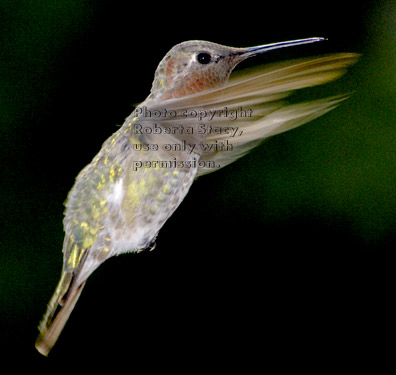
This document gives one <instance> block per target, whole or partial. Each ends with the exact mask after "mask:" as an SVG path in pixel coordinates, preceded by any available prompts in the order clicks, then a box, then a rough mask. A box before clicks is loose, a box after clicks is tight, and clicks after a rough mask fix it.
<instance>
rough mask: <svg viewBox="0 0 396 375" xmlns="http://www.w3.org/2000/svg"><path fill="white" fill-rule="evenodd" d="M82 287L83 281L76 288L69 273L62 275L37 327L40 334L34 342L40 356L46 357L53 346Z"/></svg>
mask: <svg viewBox="0 0 396 375" xmlns="http://www.w3.org/2000/svg"><path fill="white" fill-rule="evenodd" d="M84 285H85V281H84V282H83V283H82V284H80V285H79V286H77V287H76V286H75V285H74V283H73V282H72V275H71V273H65V272H64V273H62V277H61V279H60V281H59V284H58V286H57V288H56V290H55V293H54V295H53V296H52V298H51V300H50V302H49V303H48V307H47V311H46V313H45V315H44V317H43V319H42V321H41V322H40V325H39V327H38V328H39V331H40V334H39V336H38V337H37V340H36V349H37V350H38V351H39V352H40V353H41V354H42V355H44V356H48V353H49V352H50V351H51V349H52V347H53V346H54V345H55V343H56V341H57V340H58V338H59V335H60V334H61V332H62V329H63V327H64V326H65V324H66V322H67V320H68V318H69V316H70V314H71V312H72V311H73V308H74V306H75V304H76V302H77V300H78V298H79V297H80V294H81V292H82V290H83V288H84Z"/></svg>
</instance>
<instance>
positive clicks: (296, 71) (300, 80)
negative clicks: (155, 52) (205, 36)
mask: <svg viewBox="0 0 396 375" xmlns="http://www.w3.org/2000/svg"><path fill="white" fill-rule="evenodd" d="M319 40H321V39H320V38H311V39H305V40H298V41H291V42H283V43H277V44H272V45H267V46H259V47H253V48H231V47H226V46H222V45H218V44H215V43H210V42H204V41H189V42H184V43H181V44H178V45H176V46H175V47H173V48H172V49H171V50H170V51H169V52H168V54H167V55H166V56H165V57H164V59H163V60H162V61H161V62H160V64H159V66H158V68H157V70H156V73H155V77H154V82H153V86H152V90H151V93H150V95H149V96H148V97H147V99H146V100H145V101H144V102H143V103H142V104H141V105H140V106H138V107H137V109H135V111H134V112H133V113H132V114H131V115H130V116H129V117H128V118H127V119H126V120H125V122H124V124H123V126H122V127H121V128H120V129H119V130H118V131H117V132H116V133H114V134H113V135H112V136H111V137H110V138H109V139H108V140H107V141H106V142H105V143H104V144H103V146H102V148H101V150H100V152H99V153H98V155H97V156H96V157H95V158H94V159H93V160H92V162H91V163H90V164H89V165H88V166H86V167H85V168H84V169H83V170H82V171H81V172H80V174H79V175H78V176H77V179H76V182H75V185H74V186H73V188H72V190H71V191H70V193H69V196H68V199H67V203H66V211H65V219H64V228H65V240H64V244H63V257H64V265H63V270H62V276H61V280H60V282H59V284H58V287H57V288H56V291H55V293H54V295H53V297H52V299H51V301H50V303H49V304H48V309H47V312H46V314H45V315H44V318H43V320H42V322H41V323H40V326H39V330H40V335H39V337H38V339H37V342H36V347H37V349H38V350H39V351H40V352H41V353H42V354H44V355H47V354H48V353H49V351H50V350H51V348H52V347H53V345H54V344H55V342H56V340H57V338H58V336H59V334H60V332H61V330H62V329H63V326H64V324H65V323H66V321H67V319H68V317H69V314H70V313H71V311H72V309H73V307H74V304H75V303H76V301H77V299H78V297H79V295H80V293H81V291H82V289H83V286H84V285H85V282H86V280H87V278H88V277H89V275H90V274H91V273H92V272H93V271H94V270H95V269H96V268H97V267H98V266H99V265H100V264H101V263H103V262H104V261H105V260H106V259H108V258H110V257H111V256H114V255H117V254H121V253H125V252H131V251H140V250H143V249H145V248H147V247H150V246H152V245H153V243H154V241H155V239H156V236H157V234H158V232H159V230H160V229H161V227H162V226H163V224H164V223H165V222H166V220H167V219H168V218H169V217H170V215H172V213H173V212H174V211H175V210H176V208H177V207H178V205H179V204H180V203H181V202H182V200H183V199H184V197H185V195H186V194H187V192H188V190H189V188H190V186H191V184H192V183H193V181H194V179H195V178H196V177H198V176H201V175H204V174H206V173H209V172H212V171H214V170H217V169H219V168H221V167H224V166H225V165H227V164H229V163H231V162H233V161H235V160H236V159H238V158H239V157H241V156H243V155H244V154H246V152H248V151H249V150H250V149H252V148H253V147H255V146H256V145H258V144H259V143H260V142H262V140H263V139H265V138H268V137H270V136H273V135H275V134H278V133H281V132H284V131H286V130H289V129H292V128H294V127H296V126H299V125H302V124H303V123H305V122H307V121H310V120H312V119H314V118H316V117H318V116H321V115H322V114H324V113H326V112H327V111H329V110H331V109H332V108H334V107H335V106H336V105H337V104H338V103H339V102H340V101H341V100H343V99H344V97H343V96H340V97H333V98H326V99H318V100H315V101H312V102H307V103H299V104H293V105H288V103H287V102H286V101H285V98H286V97H287V96H288V95H290V93H291V92H292V91H294V90H297V89H302V88H305V87H310V86H314V85H320V84H324V83H326V82H329V81H331V80H334V79H336V78H338V77H339V76H340V75H342V74H343V73H344V72H345V69H346V68H347V67H348V66H350V65H351V64H353V63H354V62H355V61H356V60H357V55H355V54H350V53H343V54H333V55H327V56H322V57H316V58H307V59H301V60H296V61H291V62H284V63H281V64H276V65H271V66H269V67H261V68H259V69H257V70H255V71H254V72H251V73H249V74H246V75H240V76H239V77H238V78H237V79H234V80H229V76H230V74H231V72H232V70H233V68H234V67H235V66H236V65H237V64H238V63H239V62H241V61H243V60H244V59H246V58H248V57H250V56H254V55H256V54H258V53H262V52H265V51H268V50H271V49H275V48H281V47H288V46H292V45H299V44H306V43H312V42H317V41H319ZM143 109H145V110H143ZM238 110H239V111H245V112H240V113H245V115H244V116H239V117H238V118H235V119H233V120H232V121H231V120H230V117H229V116H228V115H227V114H228V113H231V111H238ZM192 111H195V112H192ZM198 111H201V112H200V113H201V114H205V113H206V114H208V113H209V114H210V115H211V118H209V117H206V118H205V119H198V118H197V116H195V117H194V116H192V115H191V114H192V113H198ZM220 111H224V113H223V114H222V115H220ZM225 111H229V112H225ZM247 111H249V114H250V115H249V116H248V115H246V113H247ZM189 113H190V116H189V115H188V114H189ZM232 113H236V112H232ZM154 114H155V116H154ZM212 114H213V116H212ZM216 114H217V115H216ZM202 125H203V126H204V127H203V129H204V130H205V131H203V132H201V131H199V127H200V126H202ZM209 127H210V129H212V131H209ZM228 127H232V128H233V129H237V130H238V133H236V132H233V131H227V128H228ZM189 129H190V131H189ZM213 129H215V130H216V131H215V130H213ZM219 144H220V145H228V147H229V148H228V149H227V150H226V151H224V150H221V149H219V148H218V147H208V145H219Z"/></svg>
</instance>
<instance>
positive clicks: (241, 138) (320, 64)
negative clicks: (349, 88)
mask: <svg viewBox="0 0 396 375" xmlns="http://www.w3.org/2000/svg"><path fill="white" fill-rule="evenodd" d="M358 57H359V55H357V54H354V53H338V54H330V55H325V56H320V57H310V58H304V59H298V60H292V61H286V62H283V63H276V64H272V65H268V66H266V67H264V68H261V67H260V68H256V69H255V70H253V71H252V72H248V73H245V74H244V73H243V72H242V73H239V74H236V78H234V79H230V81H229V82H228V83H227V84H226V85H225V86H223V87H221V88H217V89H212V90H207V91H202V92H200V93H198V94H194V95H191V96H188V97H183V98H180V99H171V100H169V101H167V102H166V104H165V103H164V104H163V105H164V106H165V105H166V106H167V107H166V108H167V109H173V110H174V111H175V112H177V113H178V114H182V113H186V111H189V110H190V111H191V110H195V113H205V111H206V113H207V114H208V116H206V117H204V118H202V123H204V124H205V125H207V126H210V127H212V128H217V131H216V132H208V134H207V136H206V144H207V145H210V144H215V143H219V142H221V143H222V144H229V145H231V147H230V148H232V150H230V149H228V150H227V151H224V150H223V151H222V150H219V149H214V148H213V147H212V148H211V147H206V148H205V149H204V152H203V153H202V155H201V158H200V160H201V161H202V162H203V163H201V166H200V168H199V169H198V172H197V177H198V176H201V175H204V174H207V173H210V172H213V171H215V170H218V169H219V168H222V167H224V166H226V165H228V164H230V163H232V162H233V161H235V160H237V159H238V158H240V157H242V156H243V155H245V154H246V153H247V152H248V151H249V150H251V149H252V148H254V147H255V146H257V145H258V144H260V143H261V142H262V141H263V140H264V139H266V138H268V137H271V136H273V135H276V134H279V133H282V132H285V131H287V130H290V129H293V128H295V127H297V126H300V125H302V124H304V123H306V122H308V121H311V120H313V119H315V118H316V117H319V116H321V115H323V114H325V113H326V112H328V111H330V110H331V109H333V108H335V107H336V106H337V105H338V104H339V103H340V102H341V101H342V100H344V99H345V98H346V97H347V96H345V95H344V96H336V97H331V98H325V99H319V100H315V101H311V102H305V103H299V104H290V103H288V102H287V101H286V100H285V98H286V97H288V96H289V95H291V93H292V92H293V91H295V90H298V89H303V88H307V87H311V86H317V85H322V84H325V83H327V82H330V81H333V80H335V79H337V78H339V77H340V76H342V75H343V74H344V73H345V72H346V69H347V68H348V67H349V66H351V65H352V64H354V63H355V62H356V61H357V59H358ZM200 111H201V112H200ZM238 111H240V112H242V116H239V117H238V118H233V117H232V116H235V114H237V113H238ZM243 111H245V112H243ZM192 113H194V112H192ZM173 120H174V121H175V120H176V119H173ZM188 121H191V122H193V121H196V118H191V119H189V118H184V126H188ZM231 128H232V129H237V130H236V131H234V130H232V129H231Z"/></svg>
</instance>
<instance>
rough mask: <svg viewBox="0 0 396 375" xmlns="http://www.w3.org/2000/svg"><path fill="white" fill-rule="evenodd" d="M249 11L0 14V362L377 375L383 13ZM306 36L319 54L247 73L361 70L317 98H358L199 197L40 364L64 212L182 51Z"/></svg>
mask: <svg viewBox="0 0 396 375" xmlns="http://www.w3.org/2000/svg"><path fill="white" fill-rule="evenodd" d="M259 5H260V4H259V3H257V2H256V1H255V2H240V3H232V4H231V3H225V4H220V3H217V5H214V4H210V3H207V2H205V3H199V2H198V3H191V4H189V5H188V4H187V3H185V4H177V3H171V2H167V3H165V4H163V3H160V4H155V3H150V4H149V3H147V2H146V3H143V4H142V3H137V2H132V1H130V2H129V1H128V2H127V1H124V2H121V3H119V2H110V1H99V0H97V1H94V0H93V1H78V0H65V1H50V0H36V1H15V0H13V1H12V0H8V1H5V0H1V1H0V85H1V86H0V95H1V96H0V132H1V133H0V147H1V181H2V183H1V190H0V200H1V201H0V204H1V206H0V209H1V214H2V220H1V224H0V225H1V227H0V230H1V233H0V241H1V252H0V357H1V360H2V361H4V360H5V361H7V360H13V361H14V362H13V363H14V365H15V366H19V365H21V366H22V365H26V364H28V365H30V366H31V368H32V369H33V368H36V366H37V367H39V366H40V368H41V369H45V368H46V367H48V368H53V369H55V368H58V369H61V368H65V369H68V370H73V371H74V370H75V369H76V368H79V366H81V365H83V364H86V365H89V366H93V365H94V364H99V365H101V364H107V363H111V364H121V365H125V364H127V365H128V367H123V368H124V369H128V371H130V372H132V371H136V368H138V366H141V365H143V366H144V368H145V369H146V370H147V371H149V370H150V369H152V368H153V367H154V366H156V365H160V366H161V367H162V368H163V369H172V370H175V369H182V370H184V372H186V373H189V372H191V370H196V369H198V368H200V369H202V370H203V371H205V372H207V370H208V369H209V368H210V369H211V370H216V369H217V370H224V369H225V368H232V369H235V370H237V369H240V372H243V373H249V372H251V370H249V368H250V366H254V367H255V368H260V369H262V370H265V369H267V368H269V367H270V366H272V365H274V364H275V365H276V366H277V368H279V369H285V367H286V366H292V367H293V368H296V369H309V368H312V369H319V370H322V369H327V368H330V367H332V368H333V369H338V368H340V367H339V366H341V365H340V363H341V362H342V361H346V364H344V365H343V367H342V368H350V369H352V368H354V366H356V365H363V366H368V365H369V364H371V363H374V364H375V366H376V368H377V369H378V366H379V365H380V364H382V363H384V361H385V360H386V359H387V358H388V356H389V354H390V353H391V352H393V350H394V346H393V345H391V342H390V340H389V339H390V337H394V335H393V336H391V333H390V327H391V325H390V316H391V314H390V311H389V309H390V305H391V303H390V302H391V301H392V300H393V298H394V292H393V289H391V287H390V282H391V274H392V275H393V263H392V262H391V256H390V254H391V252H392V251H393V249H394V246H395V242H396V221H395V219H396V193H395V183H396V168H395V161H396V143H395V141H396V123H395V120H396V114H395V96H396V68H395V61H396V52H395V51H396V48H395V47H396V31H395V30H396V25H395V22H396V21H395V20H396V7H395V4H394V2H391V1H389V2H386V1H363V2H356V4H354V3H353V2H345V1H332V2H316V3H315V4H312V3H308V2H304V1H303V2H290V3H289V2H275V3H274V4H267V3H264V4H263V5H262V7H259ZM312 36H323V37H327V38H329V41H328V42H326V43H323V44H321V45H318V44H316V45H312V46H306V47H301V48H300V47H296V48H293V49H289V50H287V51H286V50H284V51H278V52H273V53H269V54H268V55H266V56H262V57H260V58H259V60H258V63H265V62H268V61H277V60H281V59H287V58H293V57H298V56H306V55H310V54H320V53H326V52H344V51H351V52H359V53H362V54H363V56H362V58H361V60H360V61H359V63H358V64H357V65H356V66H355V67H354V68H353V69H352V70H351V71H350V72H349V74H348V75H347V76H345V77H344V78H343V79H342V80H340V81H339V82H337V84H336V85H333V86H331V87H323V88H320V90H322V91H321V94H322V95H326V90H329V92H330V91H331V90H333V89H335V90H340V91H341V92H342V91H354V92H355V94H354V95H353V96H352V98H351V99H349V100H348V101H347V102H345V103H344V104H342V106H341V107H339V108H337V109H336V110H334V111H332V112H331V113H329V114H327V115H325V116H324V117H322V118H320V119H318V120H315V121H314V122H311V123H310V124H307V125H305V126H303V127H301V128H299V129H296V130H293V131H291V132H289V133H286V134H282V135H279V136H277V137H275V138H273V139H271V140H270V141H268V142H266V143H264V144H263V145H262V146H261V147H259V148H257V149H256V150H254V151H253V152H252V153H251V154H249V155H248V156H246V157H244V158H243V159H241V160H239V161H237V162H236V163H234V164H232V165H231V166H229V167H226V168H224V169H223V170H220V171H218V172H216V173H213V174H211V175H208V176H205V177H203V178H201V179H199V180H198V181H197V182H196V183H195V184H194V185H193V187H192V188H191V190H190V193H189V195H188V196H187V198H186V199H185V201H184V202H183V204H182V205H181V206H180V207H179V209H178V210H177V211H176V213H175V214H174V215H173V216H172V217H171V218H170V219H169V220H168V222H167V223H166V224H165V226H164V227H163V229H162V230H161V232H160V235H159V237H158V241H157V248H156V249H155V251H153V252H151V253H142V254H138V255H136V254H130V255H124V256H119V257H117V258H113V259H111V260H109V261H108V262H106V263H105V264H103V265H102V266H101V267H100V268H99V269H98V270H97V271H96V272H95V273H94V274H93V275H92V277H91V278H90V280H89V281H88V283H87V286H86V288H85V290H84V292H83V294H82V297H81V299H80V300H79V302H78V304H77V306H76V308H75V311H74V312H73V314H72V316H71V318H70V320H69V322H68V324H67V326H66V328H65V330H64V332H63V333H62V335H61V338H60V340H59V342H58V343H57V345H56V346H55V348H54V350H53V351H52V352H51V354H50V357H49V358H48V359H45V358H44V357H41V356H40V355H39V354H38V353H37V352H36V351H35V349H34V341H35V337H36V335H37V330H36V326H37V324H38V322H39V320H40V319H41V316H42V314H43V313H44V310H45V306H46V303H47V302H48V300H49V298H50V296H51V294H52V292H53V291H54V288H55V286H56V283H57V281H58V277H59V275H60V271H61V267H62V254H61V247H62V242H63V227H62V219H63V202H64V201H65V199H66V196H67V193H68V191H69V190H70V188H71V187H72V185H73V182H74V179H75V176H76V175H77V173H78V172H79V171H80V170H81V169H82V168H83V167H84V166H85V165H86V164H88V163H89V162H90V161H91V159H92V158H93V156H94V155H95V154H96V153H97V152H98V151H99V149H100V147H101V145H102V143H103V142H104V140H105V139H106V138H107V137H108V136H110V135H111V134H112V133H113V132H115V131H116V130H117V129H118V128H117V125H120V124H122V123H123V120H124V118H125V117H126V116H128V115H129V113H130V112H131V111H132V110H133V108H134V104H136V103H139V102H141V101H142V100H144V99H145V97H146V96H147V95H148V93H149V90H150V87H151V82H152V78H153V74H154V71H155V68H156V66H157V64H158V62H159V61H160V60H161V58H162V57H163V56H164V55H165V53H166V52H167V51H168V50H169V49H170V48H171V47H172V46H173V45H174V44H176V43H178V42H181V41H184V40H189V39H203V40H210V41H214V42H218V43H221V44H225V45H231V46H253V45H257V44H264V43H271V42H276V41H282V40H290V39H297V38H304V37H312ZM391 264H392V266H391ZM392 341H393V342H394V339H392ZM3 363H4V362H3ZM53 365H56V366H57V367H52V366H53ZM345 366H346V367H345ZM138 373H139V372H138Z"/></svg>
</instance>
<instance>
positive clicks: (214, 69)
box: [151, 38, 323, 100]
mask: <svg viewBox="0 0 396 375" xmlns="http://www.w3.org/2000/svg"><path fill="white" fill-rule="evenodd" d="M320 40H323V38H309V39H299V40H293V41H288V42H280V43H273V44H266V45H262V46H257V47H248V48H234V47H227V46H223V45H220V44H216V43H212V42H206V41H199V40H196V41H187V42H183V43H180V44H177V45H175V46H174V47H173V48H172V49H171V50H170V51H169V52H168V53H167V54H166V55H165V57H164V58H163V59H162V61H161V62H160V63H159V65H158V68H157V70H156V72H155V76H154V82H153V85H152V88H151V96H152V97H155V98H159V99H161V100H166V99H171V98H179V97H183V96H187V95H191V94H195V93H197V92H200V91H203V90H207V89H211V88H216V87H220V86H222V85H224V84H225V83H226V82H227V81H228V78H229V76H230V74H231V72H232V70H233V69H234V68H235V66H236V65H237V64H238V63H240V62H241V61H243V60H245V59H247V58H248V57H251V56H255V55H257V54H260V53H263V52H266V51H269V50H272V49H278V48H283V47H289V46H292V45H299V44H307V43H313V42H317V41H320Z"/></svg>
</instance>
